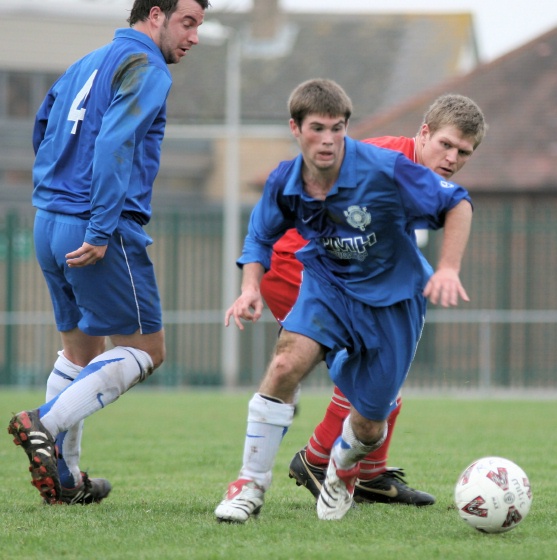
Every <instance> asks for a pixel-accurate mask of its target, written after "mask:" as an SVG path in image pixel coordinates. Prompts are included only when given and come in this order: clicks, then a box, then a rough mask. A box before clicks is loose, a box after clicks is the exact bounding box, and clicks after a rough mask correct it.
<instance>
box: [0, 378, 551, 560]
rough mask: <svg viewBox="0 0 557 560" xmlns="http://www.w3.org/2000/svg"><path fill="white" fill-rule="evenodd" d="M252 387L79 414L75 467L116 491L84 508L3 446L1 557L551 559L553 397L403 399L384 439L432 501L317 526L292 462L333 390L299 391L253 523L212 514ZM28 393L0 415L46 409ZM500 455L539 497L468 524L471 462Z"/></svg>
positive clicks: (236, 456)
mask: <svg viewBox="0 0 557 560" xmlns="http://www.w3.org/2000/svg"><path fill="white" fill-rule="evenodd" d="M250 396H251V393H247V392H246V393H242V394H224V393H219V392H214V393H213V392H185V391H184V392H173V393H170V392H168V393H162V392H154V391H153V392H151V391H145V390H141V389H139V388H138V389H135V390H132V391H131V392H130V393H129V394H127V395H125V396H124V397H122V398H121V399H120V400H119V401H118V402H117V403H115V404H113V405H111V406H110V407H108V408H107V409H106V410H103V411H101V412H99V413H98V414H96V415H94V416H93V417H91V418H89V419H88V420H87V422H86V429H85V433H84V440H83V455H82V464H81V467H82V468H83V469H87V470H89V473H90V475H91V476H93V477H95V476H101V477H106V478H108V479H110V481H111V483H112V485H113V491H112V494H111V495H110V497H109V498H108V499H107V500H105V501H104V502H102V503H101V504H95V505H92V506H72V507H68V506H44V505H42V504H41V503H40V499H39V494H38V492H37V491H36V490H35V489H34V488H33V487H32V486H31V484H30V483H29V481H30V475H29V473H28V471H27V459H26V457H25V456H24V453H23V451H22V450H21V449H19V448H16V446H14V445H13V444H12V443H11V437H10V436H9V435H8V434H7V433H6V432H4V434H5V435H4V438H3V440H1V442H0V464H1V467H2V468H1V471H0V473H1V474H0V481H1V484H0V516H1V524H0V558H1V559H2V560H4V559H5V560H18V559H29V558H41V559H54V558H56V559H89V558H90V559H120V558H122V559H128V558H129V559H134V560H139V559H161V560H165V559H177V558H180V559H181V558H184V559H213V558H214V559H218V558H227V559H233V560H234V559H240V560H250V559H277V560H278V559H293V560H295V559H317V558H331V559H335V560H342V559H345V558H346V559H355V560H357V559H362V560H363V559H365V560H369V559H381V560H390V559H393V560H394V559H396V560H400V559H402V560H431V559H443V560H444V559H457V558H458V559H472V558H473V559H478V560H484V559H485V560H499V559H501V560H503V559H506V560H509V559H511V560H514V559H527V560H537V559H539V560H542V559H543V560H548V559H551V558H556V557H557V515H556V514H555V504H556V503H557V482H556V472H557V452H556V450H557V408H556V404H557V403H556V402H555V401H551V400H549V401H548V400H543V401H539V402H536V401H533V400H526V401H521V400H472V399H464V398H463V399H457V398H450V399H442V398H425V397H411V396H408V397H406V399H405V400H404V406H403V410H402V413H401V415H400V416H399V420H398V425H397V430H396V433H395V436H394V440H393V444H392V446H391V457H390V461H389V464H390V465H391V466H401V467H404V468H405V470H406V472H407V482H408V484H409V485H410V486H414V487H416V488H420V489H423V490H426V491H428V492H431V493H432V494H434V495H435V496H436V497H437V503H436V504H435V505H434V506H431V507H427V508H422V509H418V508H413V507H407V506H389V505H364V506H359V507H358V508H357V509H354V510H352V511H350V512H349V513H348V514H347V515H346V517H345V518H344V519H343V520H342V521H339V522H333V521H331V522H324V521H319V520H318V519H317V516H316V514H315V505H314V501H313V498H312V496H311V495H310V494H309V492H307V490H305V489H302V488H299V487H297V486H296V485H295V484H294V482H293V481H292V480H291V479H289V478H288V474H287V473H288V465H289V462H290V459H291V457H292V456H293V454H294V453H295V452H296V451H297V450H298V449H299V448H300V447H302V446H303V445H304V444H305V442H306V441H307V438H308V437H309V435H310V434H311V432H312V430H313V427H314V425H315V424H316V423H317V422H318V421H319V420H320V419H321V418H322V415H323V412H324V410H325V407H326V405H327V403H328V400H329V394H328V393H326V392H325V393H319V394H304V395H303V396H302V401H301V408H300V414H299V415H298V416H297V417H296V419H295V421H294V425H293V426H292V428H291V429H290V431H289V433H288V434H287V435H286V437H285V439H284V441H283V444H282V446H281V449H280V452H279V455H278V457H277V462H276V465H275V470H274V482H273V486H272V487H271V489H270V491H269V492H268V493H267V495H266V504H265V507H264V508H263V511H262V513H261V516H260V517H259V519H257V520H250V522H248V523H247V524H245V525H229V524H218V523H217V522H216V521H215V519H214V516H213V510H214V508H215V506H216V505H217V503H218V502H219V501H220V499H221V497H222V494H223V492H224V490H225V488H226V485H227V484H228V482H230V481H231V480H233V479H235V478H236V475H237V472H238V469H239V467H240V461H241V456H242V446H243V439H244V432H245V422H246V410H247V402H248V400H249V398H250ZM41 398H42V397H41V394H39V393H37V392H33V393H29V392H16V391H8V390H3V391H0V410H1V411H2V418H3V420H2V422H3V423H4V425H7V423H8V420H9V418H10V415H11V412H17V411H19V410H21V409H24V408H32V407H34V406H37V405H38V404H40V403H42V400H41ZM485 455H501V456H503V457H507V458H509V459H511V460H513V461H515V462H516V463H518V464H519V465H520V466H521V467H522V468H523V469H524V470H525V471H526V473H527V474H528V475H529V478H530V481H531V484H532V490H533V494H534V500H533V504H532V509H531V511H530V514H529V516H528V517H527V518H526V520H525V521H524V522H523V523H522V524H521V525H519V526H518V527H517V528H515V529H513V530H512V531H510V532H509V533H505V534H499V535H486V534H482V533H479V532H476V531H474V530H473V529H471V528H470V527H468V526H467V525H466V524H465V523H464V522H463V521H462V520H461V519H460V517H459V516H458V513H457V511H456V510H455V509H454V508H453V505H452V493H453V488H454V484H455V482H456V479H457V477H458V475H459V474H460V471H462V470H463V469H464V468H465V467H466V466H467V465H468V463H470V462H471V461H472V460H474V459H476V458H478V457H481V456H485Z"/></svg>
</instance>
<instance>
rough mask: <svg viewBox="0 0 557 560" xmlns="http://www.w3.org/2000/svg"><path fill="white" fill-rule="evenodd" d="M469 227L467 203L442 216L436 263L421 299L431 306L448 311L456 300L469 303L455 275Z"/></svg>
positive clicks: (469, 207)
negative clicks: (426, 299) (438, 305)
mask: <svg viewBox="0 0 557 560" xmlns="http://www.w3.org/2000/svg"><path fill="white" fill-rule="evenodd" d="M471 225H472V205H471V204H470V202H468V200H461V201H460V202H459V203H458V204H457V205H456V206H455V207H453V208H452V209H451V210H449V211H448V212H447V214H446V216H445V227H444V232H443V243H442V245H441V252H440V255H439V262H438V264H437V268H436V270H435V273H434V274H433V275H432V276H431V278H430V279H429V281H428V283H427V284H426V286H425V289H424V296H425V297H427V298H429V301H430V302H431V303H433V304H440V305H442V306H443V307H450V306H455V305H458V302H459V298H461V299H463V300H464V301H470V298H469V297H468V294H467V293H466V290H465V289H464V287H463V286H462V284H461V282H460V276H459V274H460V268H461V265H462V259H463V257H464V252H465V250H466V245H467V244H468V238H469V237H470V228H471Z"/></svg>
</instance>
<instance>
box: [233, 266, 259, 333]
mask: <svg viewBox="0 0 557 560" xmlns="http://www.w3.org/2000/svg"><path fill="white" fill-rule="evenodd" d="M264 273H265V268H264V267H263V265H262V264H261V263H258V262H253V263H246V264H244V265H243V268H242V286H241V294H240V297H239V298H238V299H237V300H236V301H235V302H234V303H233V304H232V305H231V306H230V308H229V309H228V310H227V311H226V314H225V317H224V325H225V326H226V327H228V325H229V324H230V317H234V322H235V323H236V326H237V327H238V328H239V329H240V330H244V325H243V324H242V320H244V321H251V322H253V323H255V322H256V321H257V320H258V319H259V318H260V317H261V313H263V298H262V297H261V291H260V289H259V286H260V285H261V279H262V278H263V274H264Z"/></svg>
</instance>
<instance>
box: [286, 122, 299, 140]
mask: <svg viewBox="0 0 557 560" xmlns="http://www.w3.org/2000/svg"><path fill="white" fill-rule="evenodd" d="M288 124H289V125H290V132H292V134H293V135H294V136H295V137H296V138H297V137H298V136H299V135H300V132H301V130H300V128H299V127H298V124H297V123H296V121H295V120H294V119H290V121H289V122H288Z"/></svg>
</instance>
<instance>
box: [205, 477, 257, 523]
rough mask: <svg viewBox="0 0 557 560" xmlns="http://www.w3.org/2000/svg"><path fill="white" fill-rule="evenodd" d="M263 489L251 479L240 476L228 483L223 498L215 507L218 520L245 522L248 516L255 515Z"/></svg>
mask: <svg viewBox="0 0 557 560" xmlns="http://www.w3.org/2000/svg"><path fill="white" fill-rule="evenodd" d="M264 501H265V490H264V489H263V488H262V487H261V486H258V485H257V484H256V483H255V482H253V480H247V479H245V478H240V479H238V480H236V481H235V482H231V483H230V484H229V485H228V491H227V492H226V495H225V497H224V500H223V501H222V502H221V503H220V504H219V505H218V506H217V509H215V515H216V516H217V520H218V521H228V522H230V523H245V522H246V521H247V520H248V519H249V517H250V516H253V517H257V516H258V515H259V512H260V511H261V508H262V507H263V502H264Z"/></svg>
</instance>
